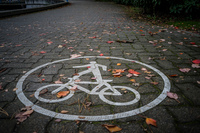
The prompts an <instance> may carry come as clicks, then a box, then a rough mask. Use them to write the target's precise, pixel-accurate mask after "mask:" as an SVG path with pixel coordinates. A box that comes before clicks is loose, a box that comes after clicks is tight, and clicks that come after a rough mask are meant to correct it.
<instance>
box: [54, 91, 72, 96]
mask: <svg viewBox="0 0 200 133" xmlns="http://www.w3.org/2000/svg"><path fill="white" fill-rule="evenodd" d="M69 93H70V91H60V92H58V93H57V95H56V96H57V97H58V98H61V97H64V96H67V94H69Z"/></svg>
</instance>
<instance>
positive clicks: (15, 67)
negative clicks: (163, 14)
mask: <svg viewBox="0 0 200 133" xmlns="http://www.w3.org/2000/svg"><path fill="white" fill-rule="evenodd" d="M70 3H71V4H70V5H68V6H65V7H60V8H57V9H52V10H47V11H42V12H36V13H31V14H25V15H20V16H15V17H10V18H5V19H1V20H0V32H1V35H0V53H1V55H0V84H1V86H0V107H1V108H0V109H1V110H0V131H1V132H5V133H13V132H14V133H15V132H16V133H23V132H30V133H33V132H36V133H44V132H45V133H55V132H60V133H83V132H84V133H102V132H109V131H108V130H107V129H106V128H105V127H103V126H102V125H103V124H108V125H116V126H118V127H120V128H122V130H121V131H119V133H132V132H138V133H141V132H155V133H160V132H164V133H165V132H169V133H179V132H180V133H183V132H187V133H188V132H189V133H197V132H199V130H200V127H199V125H200V113H199V112H200V106H199V103H200V99H199V94H200V85H199V84H200V76H199V75H200V74H199V72H200V69H199V66H198V61H199V60H198V59H200V50H199V46H200V35H198V34H196V33H192V32H188V31H183V30H179V29H177V28H174V27H173V26H169V27H168V28H166V27H162V26H157V25H152V24H149V23H145V22H141V21H138V20H134V19H132V18H130V17H129V15H128V14H127V13H126V12H125V8H124V6H122V5H117V4H115V3H111V2H98V1H93V0H85V1H84V0H82V1H81V0H73V1H70ZM195 60H196V61H197V62H196V63H197V64H196V65H195ZM192 61H193V62H192ZM53 91H54V94H52V92H53ZM56 91H57V92H56ZM167 92H172V93H174V94H177V96H178V99H176V100H175V99H172V98H169V97H168V96H167ZM168 95H169V93H168ZM172 96H173V97H175V96H176V95H172ZM27 106H30V107H27ZM24 107H26V108H24ZM27 111H28V112H27ZM24 113H27V114H24ZM146 118H152V119H154V120H156V123H157V127H155V126H152V125H147V124H146V122H145V120H146ZM20 121H21V122H20Z"/></svg>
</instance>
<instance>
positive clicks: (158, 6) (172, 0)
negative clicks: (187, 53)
mask: <svg viewBox="0 0 200 133" xmlns="http://www.w3.org/2000/svg"><path fill="white" fill-rule="evenodd" d="M112 1H114V2H116V3H119V4H125V5H131V6H134V7H140V8H142V9H143V13H146V14H152V15H157V16H158V15H163V14H165V15H166V14H170V15H173V16H177V17H187V19H193V18H199V12H200V0H112Z"/></svg>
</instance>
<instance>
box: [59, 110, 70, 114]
mask: <svg viewBox="0 0 200 133" xmlns="http://www.w3.org/2000/svg"><path fill="white" fill-rule="evenodd" d="M68 112H69V111H67V110H62V111H61V112H60V113H61V114H66V113H68Z"/></svg>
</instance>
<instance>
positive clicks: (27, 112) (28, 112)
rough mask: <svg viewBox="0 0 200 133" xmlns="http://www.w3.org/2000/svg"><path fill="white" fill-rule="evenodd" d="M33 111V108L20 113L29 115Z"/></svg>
mask: <svg viewBox="0 0 200 133" xmlns="http://www.w3.org/2000/svg"><path fill="white" fill-rule="evenodd" d="M32 113H33V110H27V111H26V112H24V113H23V114H22V115H30V114H32Z"/></svg>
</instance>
